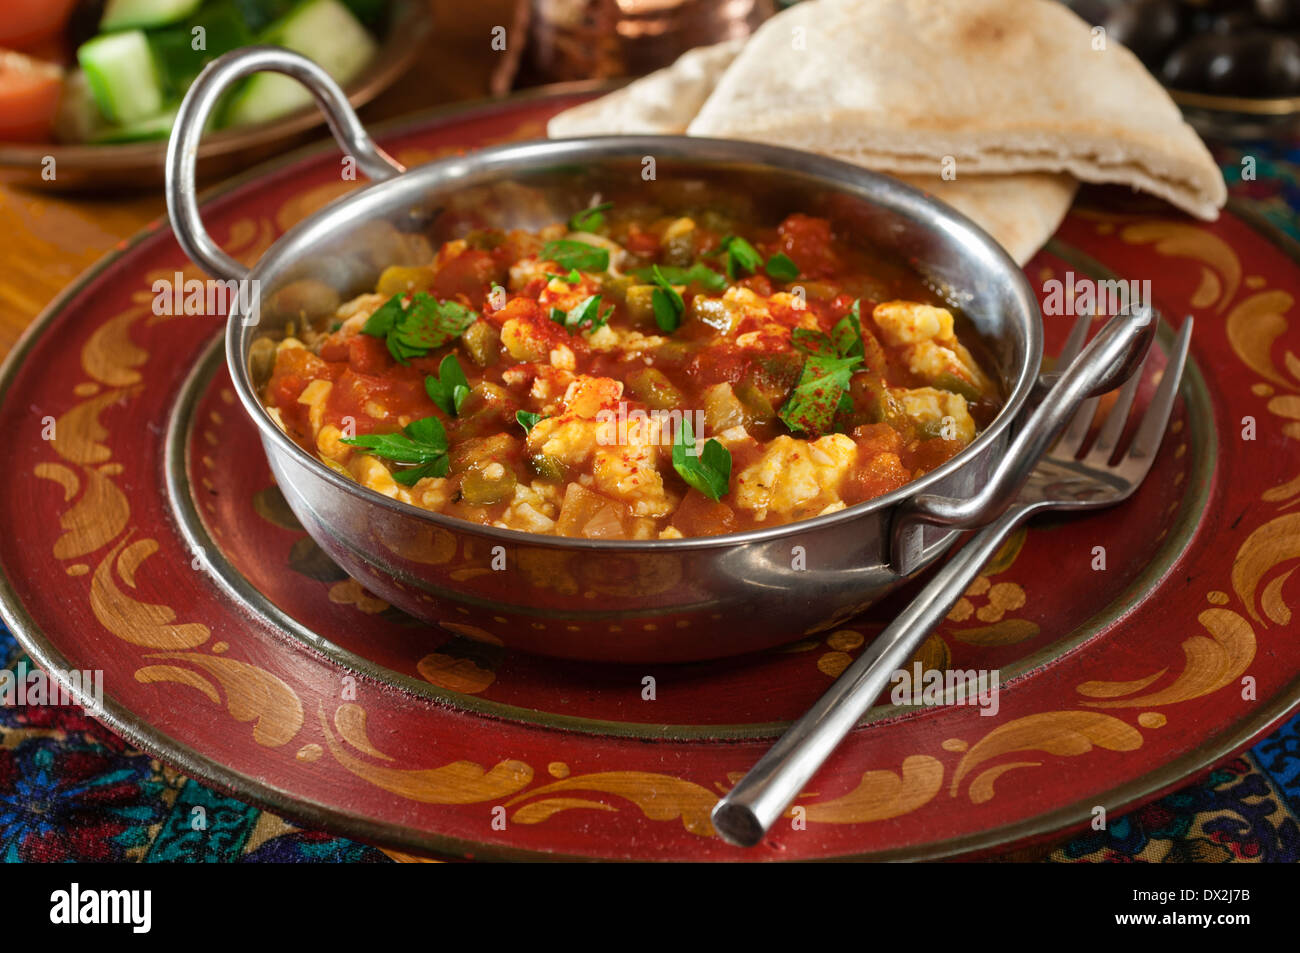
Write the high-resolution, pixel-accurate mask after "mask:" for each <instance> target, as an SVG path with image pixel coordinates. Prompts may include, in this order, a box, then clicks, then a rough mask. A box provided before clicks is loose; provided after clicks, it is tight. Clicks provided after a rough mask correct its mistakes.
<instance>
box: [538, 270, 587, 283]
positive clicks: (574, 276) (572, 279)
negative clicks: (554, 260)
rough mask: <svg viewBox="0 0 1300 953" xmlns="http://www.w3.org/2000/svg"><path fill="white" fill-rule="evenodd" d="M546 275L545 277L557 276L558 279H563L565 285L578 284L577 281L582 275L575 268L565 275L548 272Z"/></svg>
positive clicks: (579, 280) (580, 279)
mask: <svg viewBox="0 0 1300 953" xmlns="http://www.w3.org/2000/svg"><path fill="white" fill-rule="evenodd" d="M546 277H547V278H559V279H560V280H561V281H563V282H564V283H565V284H566V285H576V284H578V283H579V282H581V281H582V275H581V274H580V273H579V271H578V269H576V268H573V269H571V270H570V271H569V273H568V274H567V275H552V274H548V275H547V276H546Z"/></svg>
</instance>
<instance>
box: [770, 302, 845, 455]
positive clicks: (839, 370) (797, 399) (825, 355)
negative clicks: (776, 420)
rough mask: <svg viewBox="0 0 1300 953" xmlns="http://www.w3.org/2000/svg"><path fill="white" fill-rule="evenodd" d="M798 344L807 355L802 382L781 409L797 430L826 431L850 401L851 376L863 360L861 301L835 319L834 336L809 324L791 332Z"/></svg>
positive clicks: (790, 425) (796, 344)
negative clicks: (859, 308)
mask: <svg viewBox="0 0 1300 953" xmlns="http://www.w3.org/2000/svg"><path fill="white" fill-rule="evenodd" d="M791 338H792V340H793V341H794V344H795V347H797V348H799V350H801V351H803V352H804V353H806V354H807V355H808V358H807V360H805V361H804V365H803V371H802V373H801V374H800V375H799V382H798V383H797V384H795V387H794V390H793V391H791V393H790V397H789V398H788V399H787V400H786V402H785V404H783V405H782V407H781V410H780V411H779V412H778V414H777V416H779V417H780V418H781V420H782V422H783V423H784V424H785V425H786V426H787V427H789V428H790V430H791V431H793V432H794V433H806V434H823V433H827V432H829V431H830V429H831V425H832V424H833V422H834V420H835V414H836V412H838V411H840V410H843V409H845V408H846V405H848V404H849V401H850V398H849V393H848V390H849V380H850V379H851V378H852V377H853V370H854V368H856V367H857V366H858V365H859V364H861V363H862V354H863V347H862V325H861V319H860V317H859V313H858V302H856V301H855V302H854V303H853V308H852V310H851V311H849V313H848V314H846V315H845V316H844V317H843V318H841V319H840V320H839V322H837V323H836V325H835V328H834V331H833V333H832V335H831V336H829V337H828V336H827V335H825V334H822V333H821V332H820V331H810V330H808V329H807V328H796V329H795V330H794V332H793V333H792V335H791Z"/></svg>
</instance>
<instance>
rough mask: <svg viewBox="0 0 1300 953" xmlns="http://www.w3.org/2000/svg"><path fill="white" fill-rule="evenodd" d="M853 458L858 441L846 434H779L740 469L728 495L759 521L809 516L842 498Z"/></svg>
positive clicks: (854, 459)
mask: <svg viewBox="0 0 1300 953" xmlns="http://www.w3.org/2000/svg"><path fill="white" fill-rule="evenodd" d="M857 457H858V447H857V444H855V443H854V442H853V441H852V440H851V439H850V438H849V437H847V436H845V435H844V434H840V433H833V434H827V435H826V436H825V437H821V438H819V439H817V440H814V441H813V442H811V443H809V442H808V441H806V440H796V439H795V438H793V437H787V436H784V435H782V436H780V437H777V438H776V439H774V440H773V441H772V442H771V443H769V444H768V445H767V448H766V449H765V450H764V451H763V456H762V457H760V458H759V459H758V460H757V461H756V462H754V463H752V464H750V465H749V466H748V467H746V468H745V469H744V470H743V471H741V473H740V475H739V477H737V478H736V479H735V480H734V481H733V490H732V496H733V498H734V500H735V503H736V505H737V506H739V507H741V508H742V509H747V510H752V511H753V513H754V518H755V519H759V520H761V519H764V518H766V517H767V515H768V514H769V513H775V514H777V515H780V516H783V517H791V516H794V515H796V514H800V515H812V514H814V513H818V512H821V511H823V510H825V509H826V508H827V507H829V506H833V505H834V504H836V503H839V502H842V501H841V500H840V494H839V488H840V484H841V483H842V482H843V480H844V477H845V476H846V475H847V474H848V472H849V470H850V469H852V467H853V464H854V463H855V462H856V460H857Z"/></svg>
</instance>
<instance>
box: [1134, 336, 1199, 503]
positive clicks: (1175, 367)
mask: <svg viewBox="0 0 1300 953" xmlns="http://www.w3.org/2000/svg"><path fill="white" fill-rule="evenodd" d="M1191 340H1192V316H1191V315H1190V314H1189V315H1188V316H1187V317H1186V318H1184V319H1183V326H1182V328H1181V329H1179V331H1178V337H1177V338H1176V339H1175V341H1174V345H1173V347H1172V348H1171V349H1170V351H1169V361H1168V363H1167V364H1166V365H1165V371H1164V376H1163V377H1161V379H1160V386H1159V387H1158V388H1157V389H1156V393H1155V396H1153V397H1152V398H1151V405H1150V406H1149V407H1148V408H1147V412H1146V414H1145V415H1144V416H1143V418H1142V423H1141V424H1139V425H1138V430H1137V433H1136V434H1134V436H1133V443H1132V444H1130V445H1129V448H1128V451H1127V452H1126V453H1125V454H1124V457H1123V459H1121V460H1120V466H1121V467H1123V469H1124V476H1125V477H1127V478H1129V479H1132V480H1141V479H1142V478H1143V477H1145V476H1146V474H1147V471H1148V470H1150V469H1151V463H1152V461H1154V460H1155V456H1156V451H1157V450H1159V449H1160V441H1161V440H1163V439H1164V436H1165V428H1166V427H1167V426H1168V425H1169V415H1170V413H1172V411H1173V409H1174V400H1175V399H1177V397H1178V384H1179V382H1180V381H1181V380H1182V378H1183V368H1184V367H1185V366H1186V364H1187V351H1188V348H1189V347H1190V345H1191Z"/></svg>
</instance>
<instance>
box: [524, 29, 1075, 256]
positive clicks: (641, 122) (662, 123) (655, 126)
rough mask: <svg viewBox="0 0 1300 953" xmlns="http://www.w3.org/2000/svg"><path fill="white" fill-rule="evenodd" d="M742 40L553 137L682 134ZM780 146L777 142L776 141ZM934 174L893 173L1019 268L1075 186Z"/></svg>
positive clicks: (935, 164) (581, 111)
mask: <svg viewBox="0 0 1300 953" xmlns="http://www.w3.org/2000/svg"><path fill="white" fill-rule="evenodd" d="M743 45H744V43H743V41H736V40H729V41H727V42H725V43H719V44H717V45H715V46H706V47H700V48H698V49H695V50H691V51H690V52H689V53H686V54H684V55H683V56H682V57H681V58H680V59H678V60H677V62H676V63H674V64H673V65H671V66H669V67H666V68H664V69H661V70H658V71H656V72H654V73H651V74H649V75H648V76H644V77H642V78H641V79H639V80H637V81H635V82H633V83H630V84H629V85H627V86H624V87H623V88H622V89H619V90H615V91H614V92H612V93H610V94H608V95H606V96H602V97H601V98H600V99H595V100H592V101H591V102H587V103H583V104H582V105H581V106H575V107H574V108H572V109H567V110H565V111H564V112H562V113H560V114H558V115H557V116H555V117H554V118H553V119H552V120H551V121H550V124H549V125H548V126H547V132H548V133H549V134H550V135H551V137H552V138H564V137H566V136H597V135H631V134H636V133H642V134H645V133H656V134H662V135H674V134H679V133H684V132H685V131H686V127H687V126H688V125H689V124H690V122H691V119H693V118H694V117H695V115H696V113H697V112H698V111H699V108H700V106H701V105H702V104H703V103H704V100H705V99H706V98H707V96H708V94H709V93H710V92H711V91H712V90H713V88H714V86H716V85H717V82H718V79H719V77H721V76H722V74H723V73H724V72H725V71H726V69H727V67H728V66H730V65H731V63H732V61H733V60H735V58H736V56H737V54H739V52H740V50H741V47H742V46H743ZM778 141H779V140H778ZM939 161H940V160H939V157H938V156H935V157H933V159H932V160H931V163H930V167H931V169H932V170H933V174H930V175H911V176H899V178H901V179H903V181H905V182H908V183H909V184H911V185H914V186H916V187H917V188H919V189H921V190H923V191H926V192H929V193H930V194H931V195H933V196H934V197H935V198H937V199H939V200H940V201H942V202H947V203H948V204H949V205H951V206H952V207H953V208H955V209H957V210H958V211H959V212H961V213H962V214H964V215H966V216H967V217H968V218H970V219H972V220H973V221H974V222H975V223H976V224H977V225H979V226H980V227H981V228H983V229H984V230H985V231H986V232H988V233H989V234H990V235H992V236H993V238H994V239H996V240H997V242H998V243H999V244H1001V245H1002V247H1003V248H1005V249H1006V250H1007V252H1008V253H1009V254H1010V255H1011V257H1012V258H1014V259H1015V260H1016V261H1017V262H1018V263H1019V264H1022V265H1023V264H1024V263H1025V262H1027V261H1028V260H1029V259H1030V258H1032V257H1033V256H1034V254H1035V253H1036V252H1037V251H1038V249H1039V248H1041V247H1042V245H1043V243H1044V242H1046V241H1047V239H1048V238H1050V237H1051V236H1052V235H1053V234H1054V233H1055V232H1056V229H1057V226H1059V225H1060V224H1061V219H1062V218H1064V217H1065V213H1066V212H1067V211H1069V208H1070V203H1071V202H1072V201H1073V200H1074V193H1075V191H1076V190H1077V188H1078V184H1077V183H1076V182H1075V180H1074V179H1072V178H1071V177H1070V176H1068V175H1051V174H1041V173H1039V174H1022V175H968V176H963V177H961V178H960V179H959V180H956V181H945V180H943V179H942V178H941V177H940V176H939V175H938V170H939Z"/></svg>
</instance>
